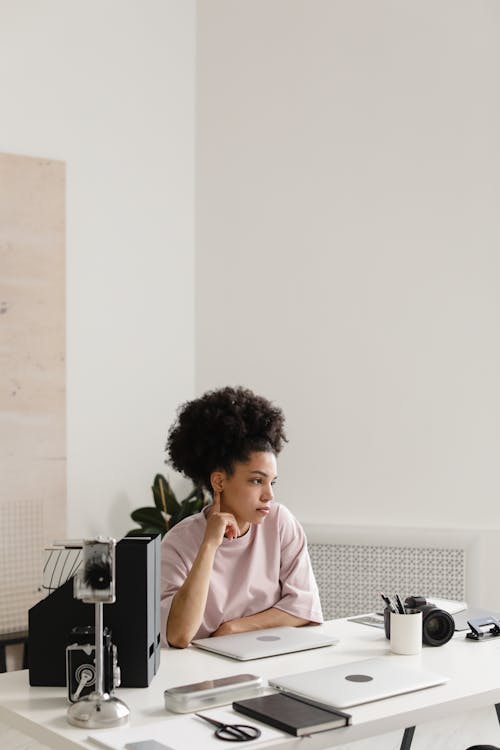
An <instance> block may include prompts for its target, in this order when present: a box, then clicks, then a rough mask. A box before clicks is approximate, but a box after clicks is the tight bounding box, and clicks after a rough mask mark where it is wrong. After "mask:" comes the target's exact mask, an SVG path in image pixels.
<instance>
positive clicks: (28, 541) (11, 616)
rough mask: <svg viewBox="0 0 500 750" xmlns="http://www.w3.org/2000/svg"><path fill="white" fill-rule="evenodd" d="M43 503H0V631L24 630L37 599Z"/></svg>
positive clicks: (39, 580) (41, 555)
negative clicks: (29, 610) (29, 611)
mask: <svg viewBox="0 0 500 750" xmlns="http://www.w3.org/2000/svg"><path fill="white" fill-rule="evenodd" d="M43 548H44V540H43V503H42V501H30V502H16V503H13V502H3V503H0V633H8V632H11V631H17V630H25V629H26V628H27V627H28V609H29V608H30V607H31V606H33V604H35V603H36V602H37V601H38V600H39V599H40V584H41V573H42V563H43Z"/></svg>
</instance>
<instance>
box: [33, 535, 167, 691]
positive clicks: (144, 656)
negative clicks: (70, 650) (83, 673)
mask: <svg viewBox="0 0 500 750" xmlns="http://www.w3.org/2000/svg"><path fill="white" fill-rule="evenodd" d="M160 542H161V538H160V535H159V534H156V535H154V536H150V537H149V536H148V537H125V538H124V539H121V540H120V541H119V542H118V544H117V545H116V601H115V603H114V604H105V605H104V607H103V611H104V625H106V626H108V628H110V630H111V633H112V641H113V643H114V644H115V645H116V647H117V650H118V665H119V667H120V669H121V686H122V687H148V685H149V684H150V682H151V680H152V679H153V677H154V675H155V674H156V672H157V671H158V667H159V665H160ZM94 613H95V608H94V605H93V604H84V603H83V602H82V601H79V600H78V599H74V598H73V579H72V578H70V579H69V580H68V581H66V583H65V584H63V585H62V586H60V587H59V588H58V589H56V591H54V592H53V593H52V594H50V595H49V596H48V597H47V598H46V599H43V600H42V601H41V602H38V604H35V606H34V607H32V608H31V609H30V610H29V626H28V627H29V636H28V665H29V684H30V685H33V686H50V687H64V686H65V685H66V646H67V645H68V644H69V642H70V631H71V629H72V628H73V627H75V626H77V625H93V624H94V617H95V614H94Z"/></svg>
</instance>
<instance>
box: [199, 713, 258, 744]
mask: <svg viewBox="0 0 500 750" xmlns="http://www.w3.org/2000/svg"><path fill="white" fill-rule="evenodd" d="M195 716H198V718H199V719H205V721H208V722H209V723H210V724H213V725H214V727H217V729H216V730H215V736H216V737H217V739H218V740H227V741H228V742H249V741H250V740H256V739H257V737H260V735H261V734H262V732H261V731H260V729H258V728H257V727H252V726H250V725H249V724H224V723H223V722H222V721H216V719H210V718H209V717H208V716H202V714H195Z"/></svg>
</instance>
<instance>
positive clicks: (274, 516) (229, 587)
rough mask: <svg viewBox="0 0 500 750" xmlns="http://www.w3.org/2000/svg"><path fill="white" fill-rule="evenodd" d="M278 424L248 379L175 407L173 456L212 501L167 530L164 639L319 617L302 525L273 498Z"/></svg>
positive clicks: (178, 642)
mask: <svg viewBox="0 0 500 750" xmlns="http://www.w3.org/2000/svg"><path fill="white" fill-rule="evenodd" d="M283 426H284V416H283V413H282V411H281V410H280V409H278V408H276V407H275V406H273V405H272V404H271V403H270V402H269V401H268V400H267V399H265V398H262V397H260V396H256V395H255V394H254V393H252V391H250V390H248V389H245V388H230V387H227V388H222V389H220V390H216V391H211V392H208V393H206V394H205V395H204V396H202V397H201V398H198V399H195V400H194V401H190V402H188V403H186V404H184V405H183V406H182V407H181V409H180V411H179V414H178V417H177V421H176V422H175V423H174V425H173V426H172V428H171V429H170V432H169V436H168V443H167V451H168V454H169V460H170V463H171V464H172V466H173V467H174V468H175V469H177V470H178V471H181V472H183V473H184V474H185V475H186V476H187V477H189V478H190V479H192V480H193V481H194V482H197V483H202V484H203V485H204V486H205V487H206V488H207V489H208V490H209V491H210V492H211V494H212V496H213V503H212V505H211V506H210V507H209V508H205V509H204V510H203V511H202V512H201V513H198V514H196V515H194V516H190V517H189V518H186V519H185V520H184V521H181V522H180V523H178V524H177V525H176V526H174V528H173V529H171V530H170V531H169V532H168V534H166V535H165V537H164V539H163V542H162V593H161V608H162V638H163V645H166V644H167V643H168V644H170V645H171V646H176V647H178V648H184V647H186V646H188V645H189V643H190V642H191V641H192V640H193V638H195V637H197V638H203V637H207V636H210V635H214V636H217V635H225V634H228V633H241V632H244V631H248V630H260V629H262V628H270V627H275V626H279V625H291V626H299V625H306V624H307V623H310V622H315V623H320V622H322V621H323V617H322V613H321V605H320V601H319V595H318V589H317V586H316V582H315V580H314V575H313V572H312V569H311V563H310V560H309V555H308V552H307V546H306V539H305V535H304V532H303V530H302V527H301V526H300V524H299V523H298V521H296V519H295V518H294V517H293V516H292V514H291V513H290V512H289V511H288V510H287V509H286V508H285V507H284V506H282V505H279V504H277V503H273V500H274V493H273V486H274V484H275V482H276V479H277V465H276V458H277V456H278V454H279V452H280V451H281V449H282V447H283V443H284V441H286V436H285V433H284V430H283Z"/></svg>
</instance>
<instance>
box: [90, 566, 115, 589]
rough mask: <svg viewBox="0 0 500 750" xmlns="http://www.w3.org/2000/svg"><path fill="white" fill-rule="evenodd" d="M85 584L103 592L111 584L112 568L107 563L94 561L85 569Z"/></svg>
mask: <svg viewBox="0 0 500 750" xmlns="http://www.w3.org/2000/svg"><path fill="white" fill-rule="evenodd" d="M85 583H86V584H87V585H88V586H90V587H91V588H93V589H97V590H102V589H107V588H109V586H110V584H111V566H110V565H109V563H108V562H107V561H101V560H97V561H92V562H90V563H88V565H87V566H86V568H85Z"/></svg>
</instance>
